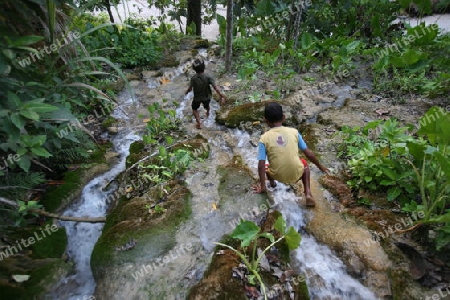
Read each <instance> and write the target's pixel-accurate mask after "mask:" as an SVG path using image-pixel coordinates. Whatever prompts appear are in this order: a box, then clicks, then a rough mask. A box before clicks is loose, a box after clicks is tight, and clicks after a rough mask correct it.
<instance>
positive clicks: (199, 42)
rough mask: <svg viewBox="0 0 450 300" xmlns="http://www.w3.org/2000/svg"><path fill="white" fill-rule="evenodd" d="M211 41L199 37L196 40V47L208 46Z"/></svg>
mask: <svg viewBox="0 0 450 300" xmlns="http://www.w3.org/2000/svg"><path fill="white" fill-rule="evenodd" d="M208 47H209V41H208V40H207V39H199V40H196V41H195V48H208Z"/></svg>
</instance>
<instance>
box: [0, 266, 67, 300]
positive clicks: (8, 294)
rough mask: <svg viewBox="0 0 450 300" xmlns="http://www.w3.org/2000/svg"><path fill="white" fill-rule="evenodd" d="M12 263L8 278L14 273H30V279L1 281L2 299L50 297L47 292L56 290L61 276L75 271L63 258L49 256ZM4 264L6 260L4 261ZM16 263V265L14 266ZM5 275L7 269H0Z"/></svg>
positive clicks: (0, 291)
mask: <svg viewBox="0 0 450 300" xmlns="http://www.w3.org/2000/svg"><path fill="white" fill-rule="evenodd" d="M21 260H22V261H21V262H20V261H16V262H15V263H11V261H9V262H8V263H10V266H11V268H10V270H9V273H8V279H9V278H11V276H12V275H19V274H20V275H30V278H29V280H27V281H25V282H22V283H16V282H14V281H12V280H5V279H4V278H3V279H2V280H1V281H0V294H1V295H2V299H18V300H19V299H20V300H21V299H23V300H28V299H48V298H47V297H46V294H48V293H50V292H51V291H53V290H54V287H55V286H56V285H57V284H58V282H59V281H60V280H61V278H64V277H66V276H68V275H69V274H70V273H71V272H73V267H74V265H73V264H72V263H65V262H64V261H63V260H62V259H56V258H48V259H41V260H27V259H24V258H21ZM2 263H3V264H4V263H5V262H2ZM3 264H2V265H3ZM14 264H15V266H14ZM0 272H1V273H2V277H4V273H5V269H4V268H2V269H1V270H0Z"/></svg>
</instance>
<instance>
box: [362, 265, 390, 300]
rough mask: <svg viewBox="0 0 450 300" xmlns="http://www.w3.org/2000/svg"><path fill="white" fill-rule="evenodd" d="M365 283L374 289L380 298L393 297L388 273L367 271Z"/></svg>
mask: <svg viewBox="0 0 450 300" xmlns="http://www.w3.org/2000/svg"><path fill="white" fill-rule="evenodd" d="M366 277H367V278H366V280H365V284H366V285H368V286H370V287H371V288H372V290H374V291H375V292H376V294H377V296H378V297H380V299H390V298H391V297H392V290H391V286H390V284H386V283H389V282H390V278H389V276H388V274H387V273H383V272H374V271H367V274H366Z"/></svg>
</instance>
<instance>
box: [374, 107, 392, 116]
mask: <svg viewBox="0 0 450 300" xmlns="http://www.w3.org/2000/svg"><path fill="white" fill-rule="evenodd" d="M375 112H376V113H377V114H378V115H379V116H383V115H387V114H389V113H390V111H389V110H387V109H382V108H377V109H376V110H375Z"/></svg>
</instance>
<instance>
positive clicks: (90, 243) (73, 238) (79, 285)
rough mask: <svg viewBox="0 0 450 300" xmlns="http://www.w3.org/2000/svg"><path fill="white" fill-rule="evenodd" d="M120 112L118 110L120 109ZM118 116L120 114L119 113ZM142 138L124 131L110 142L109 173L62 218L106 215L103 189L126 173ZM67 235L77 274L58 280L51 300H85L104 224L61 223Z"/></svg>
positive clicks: (91, 291)
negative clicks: (131, 151) (112, 158)
mask: <svg viewBox="0 0 450 300" xmlns="http://www.w3.org/2000/svg"><path fill="white" fill-rule="evenodd" d="M119 111H120V109H119ZM119 113H120V112H119ZM140 139H141V138H140V137H139V136H138V135H136V134H135V133H134V132H132V131H125V130H124V131H123V132H120V133H118V134H117V136H116V137H115V138H114V139H113V140H112V142H113V145H114V149H115V151H116V152H117V153H118V154H119V159H118V162H117V163H116V165H114V166H113V167H112V168H111V169H110V170H109V171H108V172H106V173H104V174H102V175H100V176H98V177H96V178H94V179H93V180H91V181H90V182H89V183H88V184H87V185H86V186H85V187H84V189H83V191H82V194H81V197H80V198H79V199H78V200H77V201H75V202H74V203H73V204H72V205H71V206H70V207H69V208H68V209H67V210H66V211H65V212H64V215H65V216H77V217H80V216H83V217H91V218H93V217H103V216H105V215H106V210H107V201H106V200H107V199H108V195H110V194H111V193H112V192H113V191H112V190H107V191H106V190H104V189H105V187H106V185H107V184H108V183H109V182H111V181H112V180H113V179H114V178H115V177H116V176H117V175H118V174H120V173H121V172H122V171H123V170H125V159H126V157H127V156H128V154H129V146H130V144H131V143H132V142H134V141H136V140H140ZM61 225H63V226H64V227H65V228H66V232H67V236H68V255H69V258H70V259H71V260H72V261H73V262H74V263H75V265H76V269H75V270H76V273H75V274H74V275H72V276H70V277H67V278H64V279H62V280H61V281H60V283H59V285H58V288H57V289H56V290H55V291H54V293H53V295H52V297H53V298H54V299H70V300H75V299H88V298H89V297H90V296H91V295H93V294H94V290H95V281H94V277H93V275H92V271H91V267H90V259H91V253H92V250H93V248H94V245H95V243H96V242H97V240H98V238H99V237H100V235H101V233H102V229H103V226H104V224H103V223H97V224H91V223H81V222H80V223H78V222H61Z"/></svg>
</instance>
